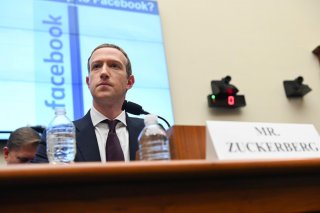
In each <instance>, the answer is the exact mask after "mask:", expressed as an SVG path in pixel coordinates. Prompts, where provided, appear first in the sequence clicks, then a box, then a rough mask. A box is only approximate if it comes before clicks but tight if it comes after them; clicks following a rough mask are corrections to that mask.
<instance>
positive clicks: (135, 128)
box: [126, 115, 141, 160]
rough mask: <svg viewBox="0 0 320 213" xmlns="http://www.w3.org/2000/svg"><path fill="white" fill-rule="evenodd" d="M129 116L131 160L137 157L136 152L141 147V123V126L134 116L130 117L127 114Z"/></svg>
mask: <svg viewBox="0 0 320 213" xmlns="http://www.w3.org/2000/svg"><path fill="white" fill-rule="evenodd" d="M126 118H127V128H128V132H129V151H130V160H135V159H136V152H137V150H138V149H139V147H138V136H139V134H140V131H141V125H140V126H139V125H138V124H137V123H136V122H135V121H134V119H133V118H130V117H129V116H128V115H126Z"/></svg>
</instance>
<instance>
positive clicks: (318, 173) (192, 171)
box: [0, 159, 320, 213]
mask: <svg viewBox="0 0 320 213" xmlns="http://www.w3.org/2000/svg"><path fill="white" fill-rule="evenodd" d="M0 187H1V188H0V189H1V197H0V203H1V207H0V208H1V212H90V213H92V212H139V213H141V212H147V213H157V212H172V213H179V212H183V213H186V212H196V213H204V212H210V213H211V212H245V213H249V212H259V213H260V212H277V213H279V212H281V213H283V212H318V211H320V160H319V159H310V160H294V161H288V160H285V161H278V162H276V161H261V162H207V161H205V160H183V161H182V160H180V161H178V160H176V161H171V162H132V163H109V164H101V163H81V164H73V165H47V164H46V165H17V166H7V167H0Z"/></svg>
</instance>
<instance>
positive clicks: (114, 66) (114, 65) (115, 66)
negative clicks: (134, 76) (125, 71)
mask: <svg viewBox="0 0 320 213" xmlns="http://www.w3.org/2000/svg"><path fill="white" fill-rule="evenodd" d="M110 67H112V68H115V69H120V66H119V64H111V65H110Z"/></svg>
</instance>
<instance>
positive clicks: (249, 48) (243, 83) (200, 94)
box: [158, 0, 320, 131]
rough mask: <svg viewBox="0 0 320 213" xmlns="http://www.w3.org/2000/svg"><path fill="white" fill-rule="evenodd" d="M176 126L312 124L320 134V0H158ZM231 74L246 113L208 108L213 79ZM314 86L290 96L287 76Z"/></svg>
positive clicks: (243, 111) (232, 82) (242, 109)
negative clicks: (226, 122) (229, 122)
mask: <svg viewBox="0 0 320 213" xmlns="http://www.w3.org/2000/svg"><path fill="white" fill-rule="evenodd" d="M158 4H159V11H160V15H161V20H162V27H163V36H164V43H165V48H166V55H167V63H168V70H169V78H170V79H169V80H170V87H171V93H172V100H173V109H174V118H175V124H185V125H204V124H205V121H206V120H234V121H254V122H285V123H287V122H289V123H312V124H314V125H315V126H316V128H317V129H318V131H320V100H319V99H320V64H319V61H318V59H317V58H316V57H315V56H314V55H313V54H312V50H314V49H315V48H316V47H317V46H318V45H320V12H319V10H320V1H319V0H242V1H239V0H223V1H221V0H194V1H192V0H188V1H186V0H158ZM226 75H230V76H231V77H232V80H231V82H230V83H231V84H234V85H235V86H237V87H238V89H239V90H240V92H239V94H245V97H246V101H247V106H246V107H244V108H241V109H240V110H227V111H223V110H222V111H221V110H219V111H217V110H212V109H210V108H208V106H207V99H206V97H207V95H208V94H210V93H211V87H210V82H211V80H220V79H221V78H222V77H225V76H226ZM300 75H301V76H303V77H304V82H303V83H305V84H308V85H309V86H310V87H311V88H312V91H311V92H310V93H309V94H307V95H306V96H304V97H303V98H302V99H298V100H289V99H287V97H286V96H285V92H284V88H283V83H282V82H283V80H293V79H295V78H296V77H298V76H300Z"/></svg>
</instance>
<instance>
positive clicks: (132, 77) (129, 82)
mask: <svg viewBox="0 0 320 213" xmlns="http://www.w3.org/2000/svg"><path fill="white" fill-rule="evenodd" d="M133 84H134V76H133V75H130V76H129V78H128V83H127V90H129V89H131V87H132V86H133Z"/></svg>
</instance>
